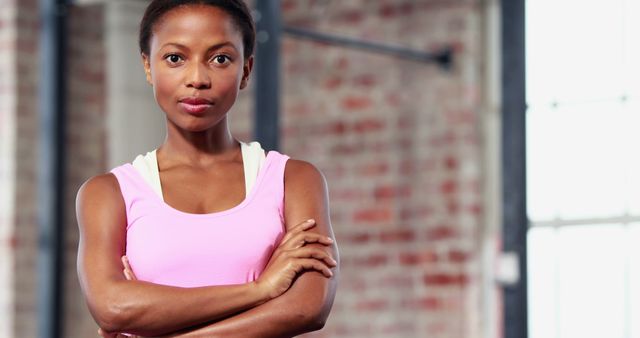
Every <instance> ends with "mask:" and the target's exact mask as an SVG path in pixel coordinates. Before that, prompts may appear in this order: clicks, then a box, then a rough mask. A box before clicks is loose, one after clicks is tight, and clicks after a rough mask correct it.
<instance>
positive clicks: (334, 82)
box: [323, 76, 343, 90]
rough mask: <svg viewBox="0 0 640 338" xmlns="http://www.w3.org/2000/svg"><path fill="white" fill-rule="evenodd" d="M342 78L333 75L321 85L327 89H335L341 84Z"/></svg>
mask: <svg viewBox="0 0 640 338" xmlns="http://www.w3.org/2000/svg"><path fill="white" fill-rule="evenodd" d="M342 82H343V81H342V78H340V77H338V76H333V77H330V78H327V79H326V80H325V81H324V84H323V87H324V88H326V89H329V90H333V89H336V88H338V87H340V86H341V85H342Z"/></svg>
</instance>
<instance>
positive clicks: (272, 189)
mask: <svg viewBox="0 0 640 338" xmlns="http://www.w3.org/2000/svg"><path fill="white" fill-rule="evenodd" d="M289 158H290V157H289V156H288V155H284V154H281V153H279V152H278V151H276V150H271V151H269V153H268V154H267V159H268V160H267V161H266V162H265V164H266V165H267V167H266V168H265V172H264V177H262V180H261V181H262V182H260V187H259V188H260V192H261V194H267V196H270V199H271V200H273V201H276V205H277V208H278V212H279V214H280V219H281V221H282V222H283V224H284V170H285V167H286V164H287V161H288V160H289Z"/></svg>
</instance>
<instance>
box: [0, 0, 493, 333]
mask: <svg viewBox="0 0 640 338" xmlns="http://www.w3.org/2000/svg"><path fill="white" fill-rule="evenodd" d="M145 5H146V2H145V1H125V0H117V1H116V0H112V1H103V2H98V3H95V1H94V2H93V3H92V2H88V3H79V4H76V5H74V6H71V7H70V8H69V10H70V12H69V18H68V36H67V38H68V55H67V57H68V59H67V62H68V65H69V66H68V73H67V87H68V89H67V90H68V94H67V97H68V102H67V107H68V109H67V114H68V124H67V136H66V137H67V141H66V144H67V156H68V158H67V168H66V177H67V190H66V196H65V201H66V202H65V205H66V211H65V212H66V221H65V238H64V253H65V256H64V314H63V315H62V318H63V319H64V324H63V327H64V335H63V336H64V337H88V336H95V335H96V330H97V326H96V325H95V323H94V322H93V320H92V319H91V317H90V316H89V314H88V311H87V308H86V305H85V303H84V300H83V299H82V295H81V294H80V290H79V285H78V281H77V275H76V268H75V264H76V254H77V241H78V234H77V224H76V221H75V206H74V199H75V193H76V192H77V189H78V188H79V186H80V185H81V184H82V182H84V181H85V180H86V179H87V178H89V177H91V176H93V175H96V174H98V173H102V172H105V171H108V170H109V169H111V168H112V167H114V166H116V165H118V164H121V163H123V162H128V161H131V160H133V157H134V156H135V155H137V154H140V153H143V152H146V151H149V150H152V149H154V148H155V147H157V146H159V144H160V142H161V141H162V137H163V135H164V121H163V115H162V112H161V111H160V110H159V109H158V108H157V106H156V105H155V103H154V101H153V97H152V93H151V88H150V87H149V86H148V85H147V84H146V83H145V81H144V73H143V71H142V67H141V62H140V57H139V54H138V51H137V43H136V39H137V28H138V27H137V25H138V23H139V20H140V18H141V16H142V12H143V10H144V7H145ZM281 10H282V18H283V21H284V23H285V24H286V25H290V26H294V27H301V28H307V29H311V30H316V31H321V32H326V33H331V34H335V35H340V36H349V37H354V38H359V39H365V40H368V41H377V42H381V43H385V44H391V45H399V46H405V47H410V48H412V49H416V50H422V51H427V52H429V51H437V50H439V49H441V48H444V47H452V48H453V63H452V65H451V67H450V69H444V68H442V67H439V66H438V65H436V64H431V63H423V62H416V61H408V60H403V59H401V58H398V57H394V56H388V55H380V54H376V53H370V52H365V51H358V50H351V49H346V48H343V47H338V46H332V45H328V44H319V43H315V42H310V41H305V40H300V39H297V38H294V37H290V36H286V35H284V36H283V41H282V48H281V52H282V74H281V77H282V85H281V102H282V104H281V109H280V111H281V112H280V114H281V116H280V119H281V149H280V151H281V152H283V153H286V154H288V155H290V156H291V157H293V158H299V159H304V160H307V161H310V162H312V163H313V164H315V165H316V166H317V167H318V168H319V169H321V170H322V172H323V173H324V174H325V176H326V178H327V181H328V184H329V190H330V201H331V218H332V224H333V227H334V230H335V233H336V237H337V240H338V243H339V246H340V250H341V258H342V267H341V271H342V276H341V281H340V287H339V290H338V295H337V298H336V302H335V304H334V308H333V311H332V314H331V317H330V319H329V321H328V323H327V325H326V327H325V329H324V330H323V331H321V332H319V333H315V334H312V335H310V336H317V337H442V338H449V337H451V338H453V337H470V338H472V337H497V336H499V331H500V330H499V327H500V325H501V323H500V320H499V317H500V313H501V312H500V309H499V293H498V291H497V287H496V285H495V282H494V271H495V269H496V268H495V266H496V265H495V261H496V254H497V252H498V250H499V241H498V239H499V231H500V224H499V223H500V217H499V212H500V210H499V203H498V202H499V196H498V193H497V192H498V189H499V184H498V183H499V159H498V154H499V152H498V147H499V143H498V135H499V130H500V129H499V128H500V126H499V123H498V121H499V114H498V112H499V109H500V107H499V104H498V102H499V101H498V100H499V90H498V89H497V88H498V86H499V85H498V78H499V74H498V54H499V49H498V48H499V47H498V35H499V32H498V29H497V27H498V22H497V21H498V20H497V15H498V14H497V12H498V10H499V4H498V2H497V1H490V0H486V1H482V0H438V1H436V0H413V1H409V0H402V1H391V0H379V1H367V0H348V1H319V0H315V1H314V0H283V1H282V2H281ZM0 12H1V14H0V50H1V51H2V53H1V54H0V72H1V75H2V79H1V80H0V131H1V132H2V136H1V138H0V142H1V143H0V144H1V146H0V187H2V188H1V189H0V198H1V199H0V306H1V308H2V313H3V316H1V317H2V318H0V337H35V336H37V332H36V331H37V316H36V311H37V296H36V295H37V292H36V291H37V284H36V282H37V280H38V276H37V274H36V271H37V270H36V258H37V252H38V233H37V220H36V212H37V211H36V205H35V203H34V201H35V200H36V199H37V196H36V195H37V187H36V184H35V183H36V177H35V176H36V168H37V166H38V156H39V149H38V137H39V130H38V128H39V122H38V120H37V119H38V117H37V112H38V105H39V102H38V100H37V93H38V88H39V82H38V81H39V78H38V76H39V69H40V67H55V65H51V64H45V63H41V62H40V60H39V58H38V55H39V54H38V53H39V34H40V32H39V30H40V28H41V23H40V22H39V3H38V1H36V0H20V1H17V0H16V1H9V0H0ZM252 91H253V88H249V89H248V90H245V91H244V92H243V94H242V95H241V97H240V98H239V101H238V102H237V103H236V105H235V106H234V108H233V109H232V111H231V112H230V114H231V116H232V117H231V123H232V132H233V133H234V135H235V136H236V137H238V138H239V139H242V140H245V141H251V140H253V136H252V130H253V120H254V118H253V114H254V111H256V112H257V114H259V113H260V107H255V106H254V104H253V102H254V101H253V92H252ZM5 314H6V315H5Z"/></svg>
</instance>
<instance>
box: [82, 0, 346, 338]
mask: <svg viewBox="0 0 640 338" xmlns="http://www.w3.org/2000/svg"><path fill="white" fill-rule="evenodd" d="M254 40H255V28H254V26H253V22H252V19H251V17H250V14H249V11H248V9H247V7H246V5H245V4H244V3H243V2H242V1H241V0H233V1H231V0H218V1H213V0H211V1H205V0H202V1H196V0H194V1H186V0H185V1H170V0H155V1H152V2H151V4H150V5H149V6H148V8H147V10H146V12H145V15H144V17H143V19H142V22H141V27H140V49H141V52H142V61H143V63H144V69H145V72H146V76H147V81H148V82H149V83H150V84H151V85H152V87H153V92H154V95H155V98H156V101H157V102H158V105H159V106H160V108H161V109H162V110H163V111H164V113H165V115H166V122H167V134H166V139H165V141H164V143H163V144H162V145H161V146H160V147H159V148H158V149H157V150H156V151H155V152H153V155H154V157H148V156H147V157H146V159H147V160H148V159H149V158H151V159H152V160H155V161H153V162H152V163H153V164H155V170H156V172H155V174H156V176H157V186H155V187H153V186H151V183H152V182H153V181H149V180H147V179H145V175H144V173H142V172H140V170H139V168H136V167H134V166H133V165H131V164H124V165H122V166H119V167H116V168H114V169H113V170H111V172H110V173H107V174H103V175H98V176H95V177H93V178H91V179H89V180H87V182H85V183H84V184H83V186H82V187H81V188H80V190H79V191H78V195H77V200H76V212H77V218H78V225H79V228H80V243H79V251H78V275H79V279H80V283H81V286H82V290H83V293H84V295H85V297H86V300H87V304H88V306H89V310H90V312H91V314H92V316H93V317H94V319H95V320H96V321H97V323H98V325H99V326H100V328H101V329H100V333H101V334H102V335H103V336H111V337H113V336H118V335H119V333H123V332H126V333H128V334H132V335H140V336H175V337H178V336H179V337H201V336H206V337H216V336H219V337H291V336H294V335H297V334H301V333H304V332H309V331H313V330H318V329H320V328H322V326H323V325H324V322H325V321H326V318H327V316H328V313H329V311H330V309H331V306H332V303H333V299H334V296H335V290H336V280H337V276H336V275H337V273H338V260H339V259H338V252H337V247H336V246H335V244H334V238H333V232H332V230H331V225H330V220H329V206H328V197H327V186H326V182H325V180H324V177H323V175H322V174H321V173H320V172H319V171H318V170H317V169H316V168H315V167H314V166H313V165H311V164H309V163H307V162H304V161H300V160H294V159H289V157H288V156H286V155H283V154H280V153H278V152H276V151H270V152H268V153H267V154H266V155H264V153H262V155H264V156H263V158H264V161H263V163H262V165H261V167H260V168H259V170H258V172H257V176H256V177H255V183H253V187H252V188H250V187H249V185H245V184H244V183H246V182H245V181H248V180H247V177H248V176H247V173H248V172H249V171H247V166H246V164H247V161H246V160H247V158H246V157H245V156H244V155H245V152H244V151H243V150H244V149H245V148H243V146H244V145H241V144H240V142H238V141H237V140H235V139H234V138H233V137H232V136H231V133H230V131H229V127H228V122H227V121H228V119H227V113H228V112H229V110H230V109H231V107H232V106H233V104H234V103H235V101H236V97H237V94H238V91H239V90H240V89H243V88H245V87H246V86H247V81H248V79H249V75H250V73H251V69H252V66H253V45H254ZM132 113H133V112H132ZM147 155H149V154H147ZM152 167H153V165H152ZM243 167H244V170H243ZM243 172H244V173H245V174H244V179H243ZM150 182H151V183H150ZM243 185H245V186H243ZM308 219H311V220H310V221H306V220H308ZM125 255H126V256H125ZM136 277H137V278H136Z"/></svg>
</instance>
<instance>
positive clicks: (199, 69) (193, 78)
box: [186, 62, 211, 89]
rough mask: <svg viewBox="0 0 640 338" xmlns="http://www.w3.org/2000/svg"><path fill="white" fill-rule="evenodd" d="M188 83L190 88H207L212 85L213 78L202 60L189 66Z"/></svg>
mask: <svg viewBox="0 0 640 338" xmlns="http://www.w3.org/2000/svg"><path fill="white" fill-rule="evenodd" d="M186 85H187V87H189V88H195V89H207V88H210V87H211V79H210V78H209V74H208V73H207V68H206V66H205V65H202V64H201V63H200V62H197V63H194V64H193V66H192V67H189V70H188V75H187V81H186Z"/></svg>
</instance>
